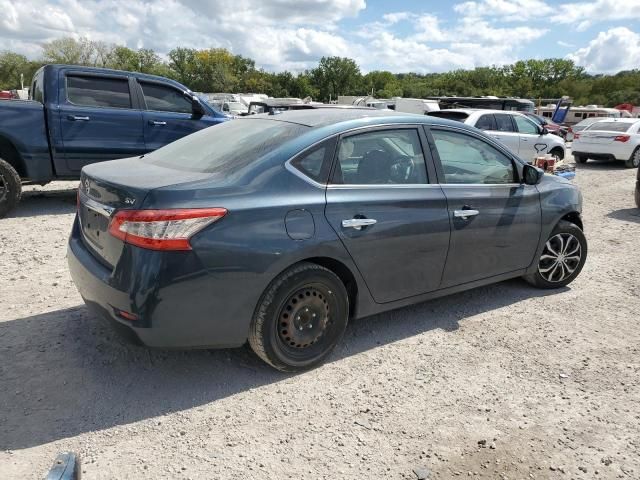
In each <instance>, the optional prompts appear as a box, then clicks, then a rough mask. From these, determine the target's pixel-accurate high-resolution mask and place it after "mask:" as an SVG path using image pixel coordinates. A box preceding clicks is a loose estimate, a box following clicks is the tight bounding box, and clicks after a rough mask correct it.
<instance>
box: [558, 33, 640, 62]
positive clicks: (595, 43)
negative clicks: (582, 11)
mask: <svg viewBox="0 0 640 480" xmlns="http://www.w3.org/2000/svg"><path fill="white" fill-rule="evenodd" d="M567 58H569V59H571V60H573V61H574V62H576V63H577V64H578V65H581V66H583V67H585V68H586V69H587V70H588V71H591V72H599V73H614V72H617V71H620V70H630V69H633V68H638V65H640V35H639V34H637V33H635V32H632V31H631V30H629V29H628V28H626V27H617V28H612V29H610V30H608V31H606V32H600V33H599V34H598V36H597V37H596V38H594V39H593V40H591V42H589V44H588V45H587V46H586V47H584V48H580V49H579V50H577V51H575V52H574V53H572V54H570V55H568V57H567Z"/></svg>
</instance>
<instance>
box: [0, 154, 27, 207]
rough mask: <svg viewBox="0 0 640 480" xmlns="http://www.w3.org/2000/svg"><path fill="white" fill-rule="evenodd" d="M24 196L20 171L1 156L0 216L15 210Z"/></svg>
mask: <svg viewBox="0 0 640 480" xmlns="http://www.w3.org/2000/svg"><path fill="white" fill-rule="evenodd" d="M21 196H22V183H21V182H20V175H18V172H16V170H15V169H14V168H13V167H12V166H11V165H10V164H9V163H8V162H6V161H5V160H2V159H1V158H0V218H2V217H4V216H5V215H6V214H7V213H9V212H10V211H11V210H13V209H14V208H15V207H16V205H18V202H19V201H20V197H21Z"/></svg>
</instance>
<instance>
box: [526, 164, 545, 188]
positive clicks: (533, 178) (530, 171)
mask: <svg viewBox="0 0 640 480" xmlns="http://www.w3.org/2000/svg"><path fill="white" fill-rule="evenodd" d="M543 176H544V172H543V171H542V170H541V169H539V168H537V167H534V166H533V165H529V164H527V165H525V166H524V167H523V168H522V181H523V182H524V184H525V185H537V184H538V183H540V180H542V177H543Z"/></svg>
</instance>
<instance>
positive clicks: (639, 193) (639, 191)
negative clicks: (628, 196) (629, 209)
mask: <svg viewBox="0 0 640 480" xmlns="http://www.w3.org/2000/svg"><path fill="white" fill-rule="evenodd" d="M633 196H634V197H635V200H636V207H638V208H640V185H636V191H635V193H634V195H633Z"/></svg>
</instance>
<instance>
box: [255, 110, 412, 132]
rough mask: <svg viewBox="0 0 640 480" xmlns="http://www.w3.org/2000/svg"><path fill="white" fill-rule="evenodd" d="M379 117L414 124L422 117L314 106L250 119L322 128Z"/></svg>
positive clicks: (382, 111) (386, 111) (388, 111)
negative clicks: (409, 119) (405, 119)
mask: <svg viewBox="0 0 640 480" xmlns="http://www.w3.org/2000/svg"><path fill="white" fill-rule="evenodd" d="M379 117H411V118H412V120H413V121H414V122H415V121H416V119H417V120H420V119H421V118H422V117H424V115H413V116H412V115H411V114H408V113H400V112H394V111H393V110H380V109H377V108H367V107H351V106H348V105H346V106H338V105H327V106H324V107H321V108H318V106H317V105H314V106H313V107H312V108H307V109H298V110H285V111H283V112H279V113H276V114H270V113H261V114H258V115H251V118H263V119H269V120H278V121H282V122H290V123H298V124H300V125H306V126H307V127H322V126H326V125H331V124H335V123H342V122H346V121H350V120H358V119H367V118H379Z"/></svg>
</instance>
